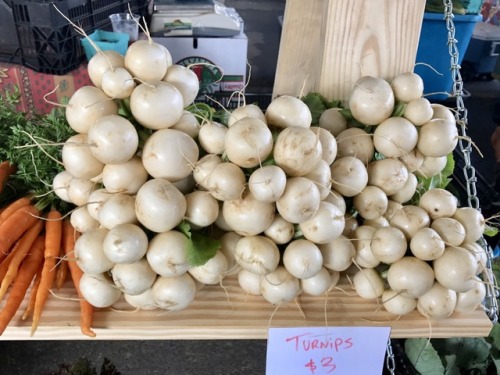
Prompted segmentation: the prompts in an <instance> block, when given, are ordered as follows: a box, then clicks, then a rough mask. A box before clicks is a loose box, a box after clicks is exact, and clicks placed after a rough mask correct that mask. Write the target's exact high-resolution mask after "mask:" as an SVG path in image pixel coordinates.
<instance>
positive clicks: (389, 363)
mask: <svg viewBox="0 0 500 375" xmlns="http://www.w3.org/2000/svg"><path fill="white" fill-rule="evenodd" d="M385 367H386V369H387V371H389V374H391V375H394V374H396V360H395V359H394V352H393V351H392V344H391V339H389V341H387V356H386V357H385Z"/></svg>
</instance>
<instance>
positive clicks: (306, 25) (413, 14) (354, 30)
mask: <svg viewBox="0 0 500 375" xmlns="http://www.w3.org/2000/svg"><path fill="white" fill-rule="evenodd" d="M424 8H425V0H308V1H303V0H287V2H286V7H285V13H284V18H283V30H282V35H281V40H280V47H279V54H278V62H277V66H276V76H275V82H274V87H273V97H276V96H279V95H293V96H300V95H305V94H307V93H308V92H319V93H321V94H323V95H324V96H325V97H327V98H329V99H336V100H342V101H344V102H345V101H346V100H347V99H348V97H349V94H350V91H351V90H352V87H353V86H354V83H355V82H356V80H357V79H358V78H359V77H361V76H364V75H372V76H376V77H381V78H385V79H388V80H390V79H391V78H392V77H394V76H395V75H396V74H398V73H401V72H406V71H413V67H414V65H415V59H416V54H417V48H418V43H419V38H420V30H421V27H422V21H423V16H424Z"/></svg>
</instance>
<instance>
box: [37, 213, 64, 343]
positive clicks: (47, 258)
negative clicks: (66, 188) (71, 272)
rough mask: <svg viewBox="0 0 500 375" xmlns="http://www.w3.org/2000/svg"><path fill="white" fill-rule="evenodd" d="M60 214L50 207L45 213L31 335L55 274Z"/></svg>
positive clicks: (58, 245)
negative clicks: (42, 259)
mask: <svg viewBox="0 0 500 375" xmlns="http://www.w3.org/2000/svg"><path fill="white" fill-rule="evenodd" d="M62 222H63V220H62V215H61V213H60V212H59V211H58V210H55V209H52V210H50V212H49V213H48V214H47V221H46V222H45V254H44V261H43V270H42V276H41V280H40V286H39V287H38V290H37V291H36V297H35V306H34V308H33V322H32V324H31V336H33V335H34V334H35V331H36V329H37V327H38V323H39V322H40V318H41V316H42V310H43V307H44V306H45V302H46V301H47V298H48V296H49V291H50V289H51V288H52V284H53V283H54V279H55V275H56V261H57V257H58V256H59V252H60V250H61V239H62Z"/></svg>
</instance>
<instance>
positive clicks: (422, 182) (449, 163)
mask: <svg viewBox="0 0 500 375" xmlns="http://www.w3.org/2000/svg"><path fill="white" fill-rule="evenodd" d="M454 170H455V159H454V157H453V153H449V154H448V156H447V158H446V166H445V167H444V169H443V170H442V171H441V172H440V173H438V174H437V175H435V176H432V177H429V178H426V177H417V179H418V185H417V191H416V192H415V195H414V196H413V198H412V199H411V203H412V204H415V205H418V202H419V201H420V197H421V196H422V195H423V194H424V193H425V192H426V191H427V190H430V189H435V188H440V189H446V188H447V187H448V184H449V183H450V182H451V181H452V180H453V179H452V176H453V171H454Z"/></svg>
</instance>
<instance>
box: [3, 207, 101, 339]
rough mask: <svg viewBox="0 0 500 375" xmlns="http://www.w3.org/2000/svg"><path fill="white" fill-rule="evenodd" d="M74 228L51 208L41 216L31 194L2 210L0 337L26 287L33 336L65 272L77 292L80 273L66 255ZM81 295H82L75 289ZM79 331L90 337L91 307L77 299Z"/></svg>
mask: <svg viewBox="0 0 500 375" xmlns="http://www.w3.org/2000/svg"><path fill="white" fill-rule="evenodd" d="M77 235H78V234H77V232H76V231H75V230H74V229H73V228H72V226H71V224H70V222H69V220H66V219H64V218H63V216H62V214H61V212H60V211H58V210H57V209H55V208H52V209H50V210H49V212H48V213H46V214H43V213H42V212H40V210H39V209H38V208H37V206H36V204H34V203H33V201H32V200H31V198H30V197H22V198H19V199H17V200H15V201H14V202H12V203H10V204H9V205H8V206H6V207H5V208H4V209H3V210H2V211H1V212H0V301H3V300H4V299H6V301H5V302H2V303H3V305H2V309H1V310H0V335H1V334H2V333H3V332H4V331H5V329H6V328H7V326H8V324H9V323H10V322H11V320H12V319H13V317H14V316H15V314H16V313H17V311H18V309H19V306H20V305H21V303H22V301H23V300H24V298H25V296H26V294H27V292H28V290H29V289H30V287H31V289H30V296H29V300H28V305H27V307H26V311H25V312H24V314H23V316H22V318H23V319H26V318H28V317H29V316H32V326H31V335H32V336H33V335H34V333H35V332H36V330H37V327H38V325H39V323H40V320H41V318H42V314H43V310H44V307H45V304H46V302H47V300H48V298H49V294H50V290H51V289H52V288H53V287H56V288H60V287H61V286H62V284H64V282H65V281H66V278H67V275H68V273H70V274H71V277H72V280H73V283H74V284H75V287H76V289H77V291H78V286H79V279H80V277H81V271H80V272H79V268H78V265H77V264H76V262H75V259H74V258H73V259H70V260H69V261H61V262H58V258H59V257H61V256H63V257H66V258H69V256H70V254H72V252H73V249H74V244H75V241H76V238H77ZM78 294H79V296H80V293H79V292H78ZM80 307H81V312H82V317H81V330H82V332H83V333H84V334H86V335H88V336H91V337H94V336H95V333H94V332H93V331H92V329H91V325H92V316H93V309H92V307H91V306H90V305H88V303H87V302H86V301H84V300H83V299H81V302H80Z"/></svg>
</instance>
